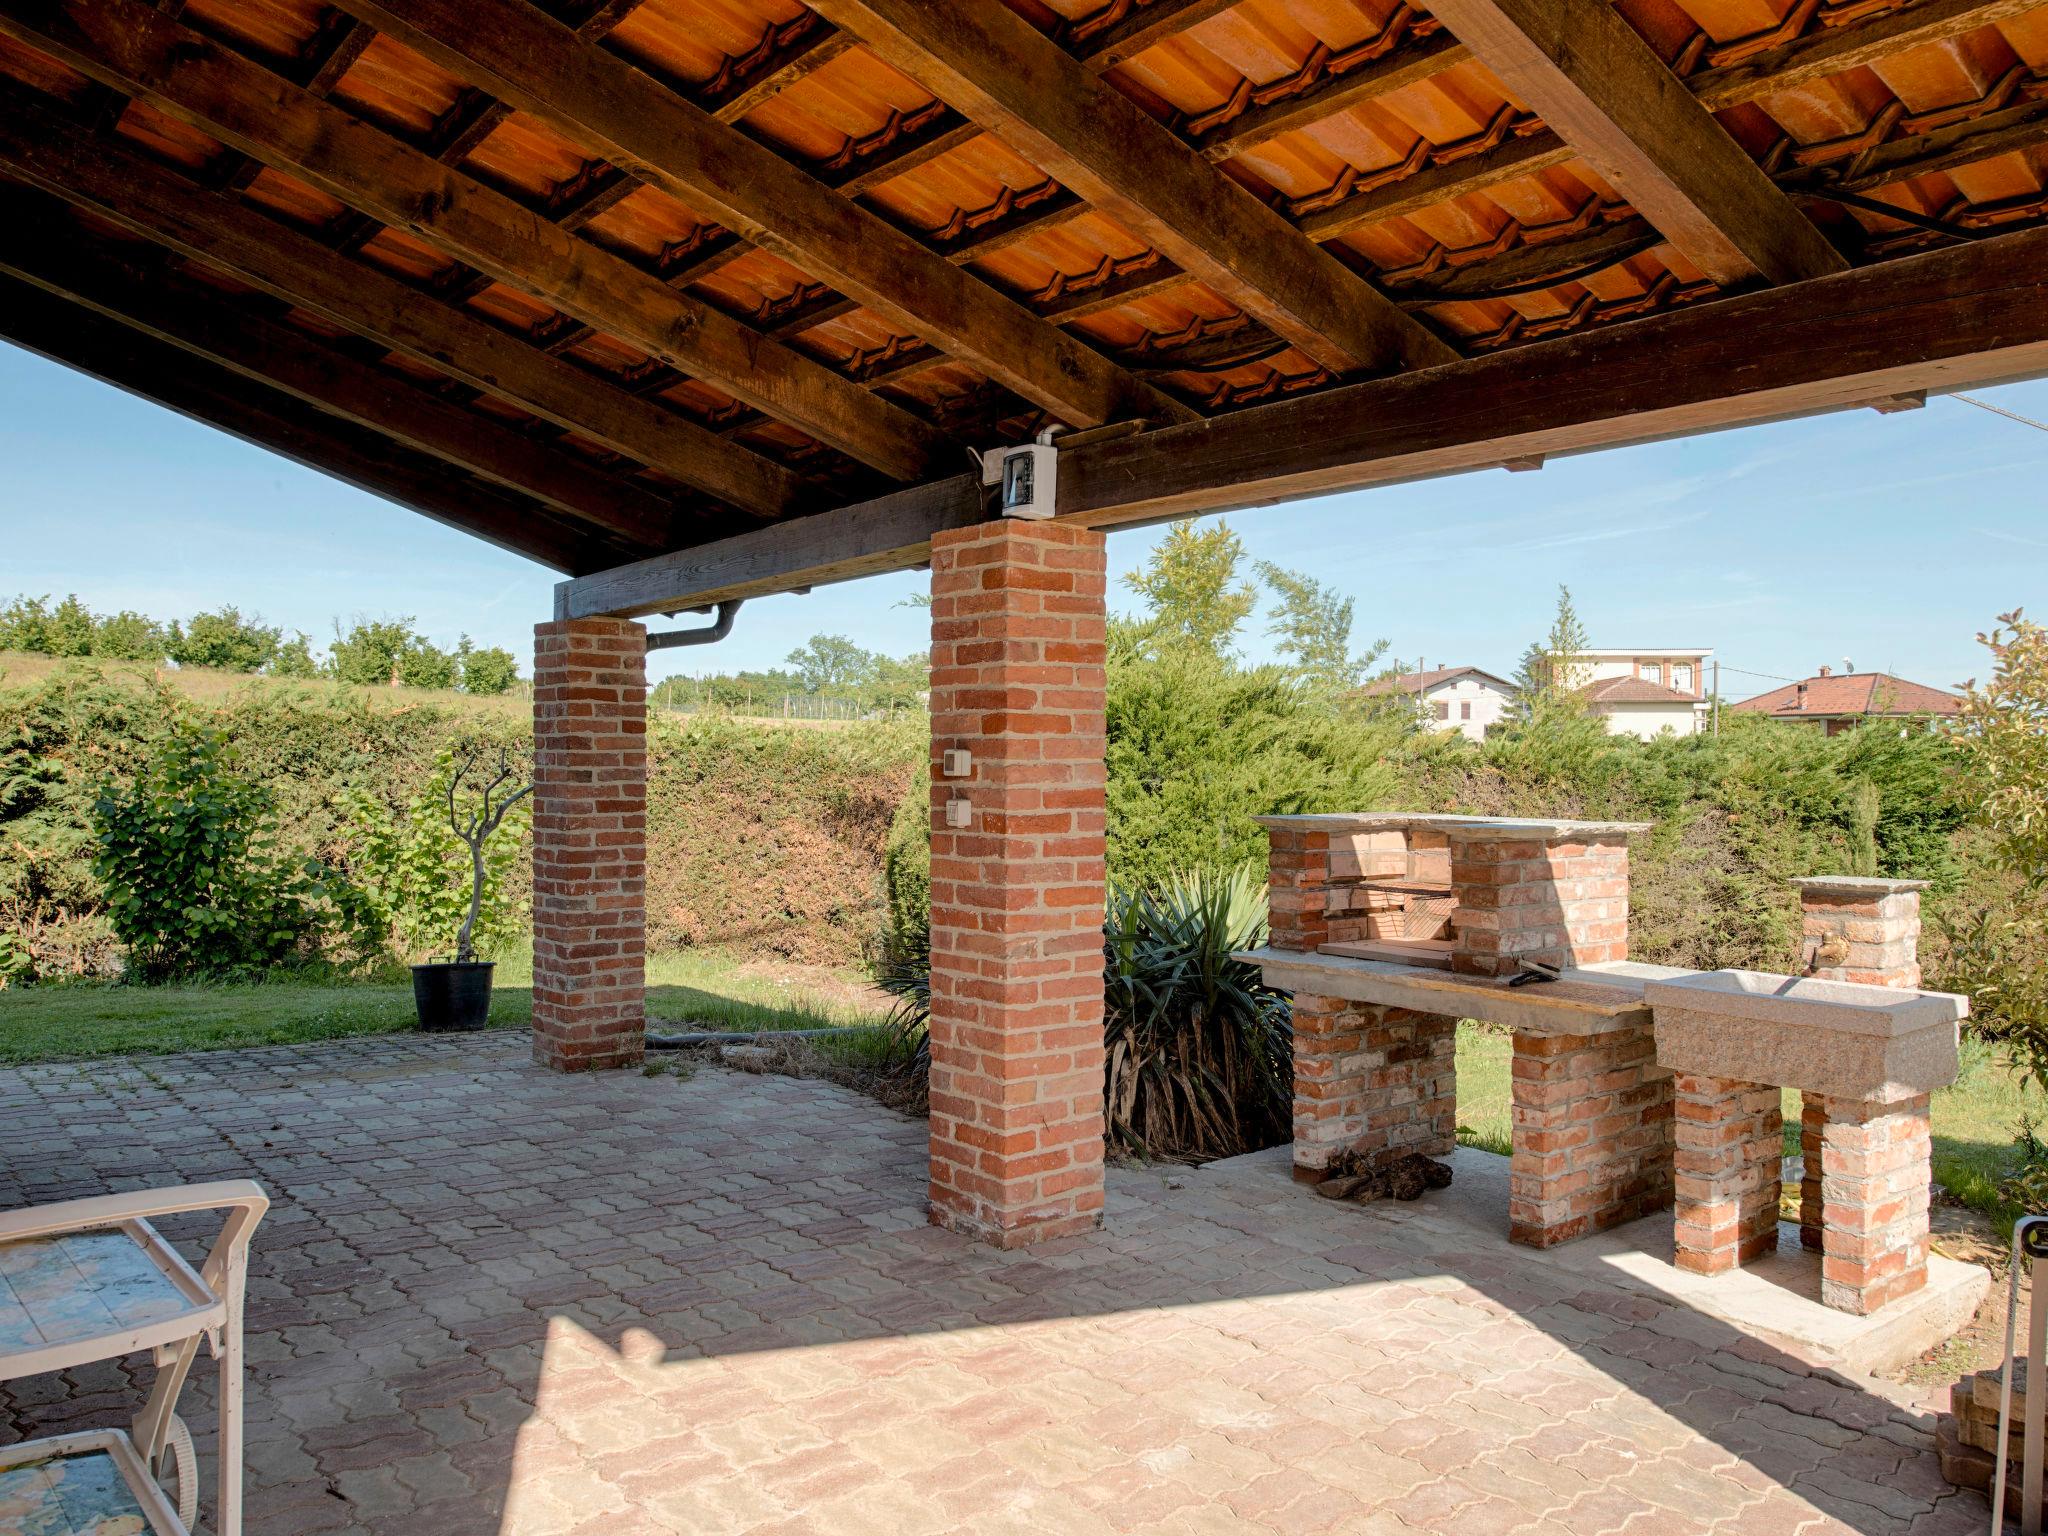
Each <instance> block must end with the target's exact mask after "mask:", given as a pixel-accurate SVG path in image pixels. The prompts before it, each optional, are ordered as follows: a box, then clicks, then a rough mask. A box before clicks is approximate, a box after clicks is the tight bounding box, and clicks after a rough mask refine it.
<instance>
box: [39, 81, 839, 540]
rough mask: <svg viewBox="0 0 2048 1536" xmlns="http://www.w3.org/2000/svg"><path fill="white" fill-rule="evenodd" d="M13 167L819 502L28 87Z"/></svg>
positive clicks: (429, 349)
mask: <svg viewBox="0 0 2048 1536" xmlns="http://www.w3.org/2000/svg"><path fill="white" fill-rule="evenodd" d="M0 166H4V167H6V168H7V169H9V170H11V171H12V172H13V173H14V174H16V175H19V176H22V177H24V178H26V179H28V180H30V181H33V182H34V183H35V184H36V185H38V186H40V187H43V188H44V189H45V190H47V191H49V192H52V193H53V194H55V195H56V196H58V197H61V198H63V199H64V200H65V201H67V202H70V203H72V204H74V205H75V206H79V207H83V208H87V209H90V210H91V211H93V212H95V213H97V214H99V215H101V216H102V217H105V218H109V219H112V220H113V221H114V222H115V223H117V224H120V225H122V226H124V227H125V228H127V229H129V230H131V231H133V232H134V233H136V234H138V235H140V236H142V237H143V238H144V239H147V240H150V241H153V242H155V243H157V244H159V245H165V246H169V247H170V248H171V249H173V250H176V251H178V252H179V253H181V254H183V255H185V256H189V257H191V258H193V259H195V260H199V261H204V262H210V263H212V264H213V265H215V266H218V267H221V268H223V269H225V270H226V271H228V272H231V273H233V274H234V275H236V276H237V277H240V278H241V279H243V280H244V281H246V282H249V283H251V284H253V285H255V286H256V287H258V288H261V289H263V290H264V291H265V292H267V293H270V294H272V295H273V296H275V297H277V298H279V299H282V300H284V301H285V302H286V303H289V304H294V305H298V306H299V307H301V308H304V309H306V310H309V311H311V312H313V313H315V314H319V315H323V316H325V317H326V318H327V319H329V320H331V321H333V322H334V323H336V324H338V325H341V326H343V327H345V328H347V329H349V330H351V331H353V332H355V333H357V334H359V335H363V336H367V337H369V338H370V339H372V340H374V341H376V342H377V343H379V344H380V345H382V346H384V347H387V348H389V349H390V350H392V351H395V352H402V353H405V354H406V355H408V356H410V357H413V358H416V359H418V360H419V361H420V362H423V363H425V364H426V365H428V366H429V367H432V368H436V369H440V370H442V371H445V372H447V373H450V374H452V375H454V376H455V377H456V378H458V379H460V380H462V381H463V382H464V383H466V384H470V385H473V386H475V387H476V388H478V389H481V390H484V391H486V392H488V393H491V394H494V395H498V396H501V397H503V398H505V399H507V400H510V401H512V402H513V403H514V404H516V405H518V406H520V407H522V408H523V409H525V410H528V411H531V412H532V413H533V414H535V415H537V416H539V417H541V418H542V419H544V420H547V421H551V422H553V423H554V424H555V425H556V426H559V427H562V428H563V429H565V430H567V431H570V432H574V433H577V434H578V435H579V436H582V437H586V438H589V439H590V440H592V441H594V442H598V443H602V444H603V445H604V446H605V447H607V448H610V449H612V450H614V451H615V452H618V453H622V454H624V455H626V456H627V457H629V458H632V459H635V460H637V461H638V462H640V463H642V464H645V465H647V466H649V467H650V468H653V469H659V470H662V471H664V472H665V473H667V474H670V475H673V476H675V477H676V478H677V479H679V480H681V481H683V482H684V483H685V484H688V485H693V486H696V487H697V488H698V489H700V490H703V491H706V492H708V493H709V494H711V495H712V496H715V497H717V498H719V499H720V500H722V501H726V502H729V503H731V504H732V505H734V506H737V507H739V508H740V509H741V510H743V511H746V512H751V513H754V514H755V515H757V516H762V517H780V516H785V515H787V514H789V513H791V512H794V511H798V510H801V509H802V508H803V507H804V505H805V503H806V502H809V501H812V500H813V499H814V497H813V493H812V492H811V491H810V489H809V487H807V486H806V485H805V484H804V482H803V480H802V479H801V478H800V477H799V476H797V475H796V474H794V473H792V472H791V471H790V470H788V469H785V468H783V467H782V466H781V465H778V464H776V463H774V462H773V461H771V460H769V459H765V458H763V457H761V456H760V455H759V454H755V453H750V452H748V451H747V450H745V449H743V448H740V447H738V446H736V445H734V444H732V443H728V442H726V441H724V440H723V439H722V438H720V437H719V436H718V435H717V434H716V433H714V432H712V431H710V430H708V429H707V428H705V427H702V426H699V425H698V424H697V423H696V422H694V421H691V420H690V419H689V418H688V417H685V416H682V415H679V414H677V413H675V412H673V411H669V410H665V409H663V408H662V407H660V406H658V405H655V404H653V403H651V402H649V401H644V400H639V399H636V398H634V397H633V396H632V395H630V394H628V393H626V392H625V391H623V390H620V389H616V388H613V387H611V386H610V385H608V384H605V383H603V382H601V381H600V380H599V379H597V378H595V377H593V376H592V375H591V374H589V373H587V372H585V371H584V370H582V369H580V368H577V367H576V366H574V365H573V364H570V363H566V362H562V361H560V360H558V359H555V358H552V357H549V356H547V355H546V354H545V353H544V352H542V351H541V350H540V349H539V348H536V347H532V346H529V345H527V344H526V343H525V342H523V341H520V340H518V339H516V338H514V337H512V336H510V335H508V334H506V333H505V332H504V331H501V330H499V329H498V328H497V327H495V326H493V325H490V324H489V323H487V322H486V321H484V320H482V319H480V318H479V317H477V316H476V315H473V314H471V313H469V312H468V311H466V310H464V309H461V308H459V307H454V306H451V305H448V304H445V303H442V302H439V301H437V300H436V299H435V298H433V297H432V296H430V295H429V294H427V293H423V292H422V291H421V290H420V289H418V288H416V287H414V286H412V285H411V284H409V283H406V282H403V281H401V280H400V279H398V278H396V277H394V276H392V275H391V274H390V273H388V272H384V271H381V270H380V269H378V268H376V267H372V266H369V265H367V264H366V263H363V262H359V261H351V260H349V259H348V258H347V257H344V256H342V255H340V254H338V253H337V252H335V251H333V250H332V249H330V248H329V247H328V246H327V245H326V244H325V243H324V242H323V241H322V240H320V239H319V238H318V237H317V236H315V235H312V234H309V233H306V232H303V231H301V230H297V229H294V228H292V227H291V226H289V225H287V224H284V223H282V222H280V221H279V220H276V219H273V218H271V217H269V216H268V215H266V214H264V213H263V212H262V211H260V210H259V209H257V208H255V207H254V206H252V205H251V204H249V203H246V202H244V201H242V200H241V199H239V198H235V197H229V196H224V195H222V194H220V193H218V192H215V191H213V190H210V189H208V188H206V187H202V186H200V185H198V184H196V183H194V182H192V181H190V180H187V179H186V178H185V177H183V176H180V175H179V174H177V173H176V172H175V171H173V170H171V169H170V168H169V167H167V166H164V165H161V164H159V163H157V162H155V161H153V160H151V159H149V158H148V157H147V156H146V155H144V154H143V153H142V152H141V151H140V150H138V149H135V148H133V147H131V146H127V145H124V144H123V143H121V142H120V141H118V140H103V139H100V138H97V137H96V136H95V135H94V134H93V133H92V132H91V131H90V129H89V128H87V127H86V126H84V125H83V124H80V123H77V122H74V121H72V120H71V119H69V118H68V117H66V116H65V115H64V114H63V113H62V112H61V111H59V110H58V109H57V108H56V107H55V105H54V104H53V103H51V102H50V101H49V99H48V98H46V97H40V96H37V95H35V94H33V93H32V92H29V91H27V90H26V89H25V88H22V87H8V86H0Z"/></svg>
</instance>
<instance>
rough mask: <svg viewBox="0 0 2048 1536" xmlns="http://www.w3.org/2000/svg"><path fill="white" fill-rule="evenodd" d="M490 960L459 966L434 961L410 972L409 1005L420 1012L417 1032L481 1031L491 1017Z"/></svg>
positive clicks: (451, 961)
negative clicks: (410, 999)
mask: <svg viewBox="0 0 2048 1536" xmlns="http://www.w3.org/2000/svg"><path fill="white" fill-rule="evenodd" d="M494 969H496V964H495V962H493V961H490V960H472V961H470V962H469V963H468V964H467V965H458V964H456V963H455V962H454V961H453V960H437V961H435V962H434V963H432V964H430V965H416V966H414V967H413V968H412V1002H413V1007H415V1008H416V1009H418V1010H419V1016H420V1028H421V1029H430V1030H443V1029H482V1028H483V1027H484V1025H485V1023H487V1022H488V1021H489V1019H490V1016H491V972H492V971H493V970H494Z"/></svg>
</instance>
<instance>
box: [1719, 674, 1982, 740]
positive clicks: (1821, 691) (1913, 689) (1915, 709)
mask: <svg viewBox="0 0 2048 1536" xmlns="http://www.w3.org/2000/svg"><path fill="white" fill-rule="evenodd" d="M1962 707H1963V701H1962V700H1961V699H1959V698H1957V697H1956V696H1955V695H1954V694H1952V693H1944V692H1943V691H1942V690H1941V689H1939V688H1929V687H1928V686H1927V685H1926V684H1925V683H1909V682H1907V681H1906V679H1904V678H1903V677H1893V676H1892V675H1891V674H1890V673H1889V672H1835V671H1833V670H1832V669H1830V668H1828V667H1822V668H1821V669H1820V671H1819V672H1817V673H1815V674H1814V675H1813V676H1812V677H1809V678H1806V679H1805V680H1804V681H1801V682H1797V683H1787V684H1786V685H1785V686H1784V687H1782V688H1773V689H1772V690H1771V691H1770V692H1769V693H1760V694H1758V695H1757V696H1756V697H1755V698H1753V699H1744V700H1743V701H1742V702H1741V703H1740V704H1730V705H1729V706H1728V708H1729V710H1730V711H1731V712H1735V713H1739V714H1745V715H1768V716H1769V717H1770V718H1771V719H1773V720H1792V721H1797V722H1799V723H1800V724H1803V725H1812V726H1818V727H1819V728H1820V729H1822V730H1824V731H1826V732H1827V733H1828V735H1830V736H1835V735H1839V734H1840V733H1841V732H1843V731H1852V730H1854V729H1855V728H1856V727H1857V726H1859V725H1862V724H1863V723H1864V722H1865V721H1867V720H1883V719H1894V718H1897V719H1905V718H1918V717H1924V716H1931V717H1934V718H1937V719H1941V718H1947V717H1950V716H1954V715H1956V714H1959V713H1961V711H1962Z"/></svg>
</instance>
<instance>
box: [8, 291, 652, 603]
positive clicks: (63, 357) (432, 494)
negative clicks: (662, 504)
mask: <svg viewBox="0 0 2048 1536" xmlns="http://www.w3.org/2000/svg"><path fill="white" fill-rule="evenodd" d="M0 339H4V340H7V341H11V342H13V343H14V344H15V345H16V346H19V347H23V348H26V349H27V350H28V351H30V352H34V353H36V354H38V355H39V356H41V357H45V358H48V359H49V360H50V361H51V362H53V363H61V364H62V365H64V366H65V367H67V368H75V369H77V370H78V371H79V372H80V373H85V374H89V375H91V376H92V377H93V378H96V379H99V380H100V381H101V382H103V383H106V384H111V385H112V386H114V387H115V388H116V389H120V390H124V391H126V392H127V393H129V394H131V395H137V396H139V397H141V398H142V399H144V400H148V401H151V402H152V403H154V404H157V405H161V406H163V407H165V408H166V409H167V410H172V411H176V412H177V413H178V414H179V415H181V416H188V417H190V418H191V419H192V420H194V421H198V422H203V423H204V424H205V425H207V426H209V427H215V428H218V429H219V430H220V431H222V432H225V433H227V434H228V435H229V436H230V437H235V438H240V439H241V440H242V441H243V442H245V443H250V444H253V445H254V446H256V447H258V448H263V449H267V450H268V451H269V452H271V453H275V454H278V455H279V456H281V457H283V458H287V459H290V460H291V461H292V462H293V463H295V464H300V465H303V466H304V467H305V468H307V469H311V470H316V471H318V472H319V473H321V474H324V475H331V476H332V477H333V478H335V479H337V480H340V481H343V482H344V483H346V484H348V485H353V486H354V487H355V488H356V489H357V490H360V491H366V492H368V493H369V494H370V495H372V496H377V497H380V498H382V499H383V500H385V501H390V502H395V503H396V504H397V505H399V506H401V507H406V508H408V509H410V510H412V511H414V512H419V513H422V514H423V515H425V516H427V517H431V518H433V519H434V521H436V522H438V523H445V524H447V525H448V526H449V527H451V528H454V529H456V530H458V531H460V532H462V533H467V534H472V535H474V536H475V537H477V538H480V539H482V540H484V541H485V542H486V543H490V544H495V545H497V546H498V547H499V548H500V549H506V550H510V551H512V553H514V554H517V555H523V556H525V557H526V558H527V559H529V560H536V561H538V562H540V563H541V564H542V565H545V566H551V567H552V568H554V569H555V570H557V571H569V572H576V571H595V570H602V569H605V568H606V567H608V566H610V565H613V564H616V563H617V559H618V556H617V555H616V554H615V553H610V552H608V551H607V550H606V548H605V546H604V545H603V544H602V543H601V542H600V541H598V540H596V539H593V538H591V537H589V536H587V535H584V534H580V533H577V532H574V531H572V530H570V529H568V528H565V527H563V526H562V525H561V524H559V523H557V522H555V521H554V520H553V519H552V518H550V517H548V516H547V515H546V514H545V513H544V512H542V511H541V510H540V508H538V507H537V506H535V505H534V504H533V503H531V502H527V501H524V500H522V499H521V498H519V497H516V496H513V495H511V494H510V493H508V492H506V491H504V490H502V489H501V488H499V487H498V486H495V485H490V484H487V483H485V482H484V481H481V480H477V479H474V478H472V477H471V476H468V475H464V474H462V473H460V472H459V471H457V470H454V469H451V468H450V467H449V466H448V465H446V464H444V463H442V462H440V461H439V460H437V459H432V458H429V457H427V456H426V455H424V454H420V453H415V452H413V451H412V450H410V449H407V448H403V447H401V446H399V445H398V444H396V443H393V442H391V441H390V440H389V439H387V438H383V437H380V436H378V435H377V434H376V433H374V432H370V431H366V430H365V429H363V428H361V427H357V426H353V425H351V424H350V423H348V422H345V421H339V420H336V419H335V418H334V417H332V416H329V415H327V414H325V413H324V412H321V411H317V410H315V409H313V408H312V407H311V406H309V405H305V404H303V403H301V402H300V401H297V400H294V399H292V398H291V397H290V396H289V395H283V394H279V393H278V392H277V391H275V390H270V389H265V388H263V387H262V386H260V385H257V384H252V383H250V382H249V380H248V379H246V378H243V377H242V376H241V375H239V374H235V373H230V372H228V371H227V370H226V369H224V368H220V367H217V366H216V365H214V364H212V363H207V362H204V361H201V360H200V359H198V358H195V357H193V356H192V355H191V354H190V353H188V352H184V351H181V350H179V349H178V348H176V347H173V346H170V345H169V344H168V343H165V342H161V341H154V340H152V339H150V338H149V337H147V336H144V335H142V334H141V333H140V332H138V331H134V330H131V329H129V328H128V327H127V326H124V325H117V324H116V323H115V322H113V321H111V320H108V319H105V318H103V317H102V316H99V315H95V314H92V313H90V312H89V311H86V310H81V309H77V308H74V307H73V306H71V305H68V304H59V303H54V302H52V301H51V299H50V297H49V295H48V294H46V293H44V292H42V291H41V290H40V289H37V288H33V287H31V286H29V285H28V284H26V283H23V282H21V281H20V280H19V279H17V278H12V277H0Z"/></svg>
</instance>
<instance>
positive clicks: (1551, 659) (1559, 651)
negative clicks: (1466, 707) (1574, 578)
mask: <svg viewBox="0 0 2048 1536" xmlns="http://www.w3.org/2000/svg"><path fill="white" fill-rule="evenodd" d="M1586 648H1587V640H1586V627H1585V625H1583V624H1581V623H1580V622H1579V611H1578V609H1577V608H1576V607H1574V606H1573V605H1572V594H1571V589H1570V588H1569V587H1565V586H1559V587H1558V589H1557V613H1556V614H1555V616H1554V617H1553V618H1552V619H1551V621H1550V633H1549V634H1547V635H1545V636H1544V637H1543V639H1541V640H1539V641H1537V642H1536V643H1535V644H1534V645H1532V646H1530V647H1529V649H1528V650H1526V651H1524V652H1523V653H1522V662H1521V666H1520V668H1519V670H1517V672H1516V673H1515V702H1514V714H1515V718H1516V719H1518V720H1520V721H1523V722H1532V723H1533V722H1540V721H1542V720H1544V719H1546V718H1549V719H1556V718H1560V717H1561V718H1565V719H1570V718H1571V717H1574V716H1578V715H1583V714H1585V713H1586V704H1585V700H1584V699H1583V698H1582V697H1581V696H1580V694H1579V689H1580V688H1581V687H1582V686H1584V684H1585V682H1586V681H1587V679H1586V678H1585V677H1583V676H1582V675H1580V674H1581V672H1582V670H1583V669H1582V668H1580V667H1578V666H1576V665H1575V664H1574V658H1575V657H1578V656H1581V655H1583V654H1584V653H1585V651H1586Z"/></svg>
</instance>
